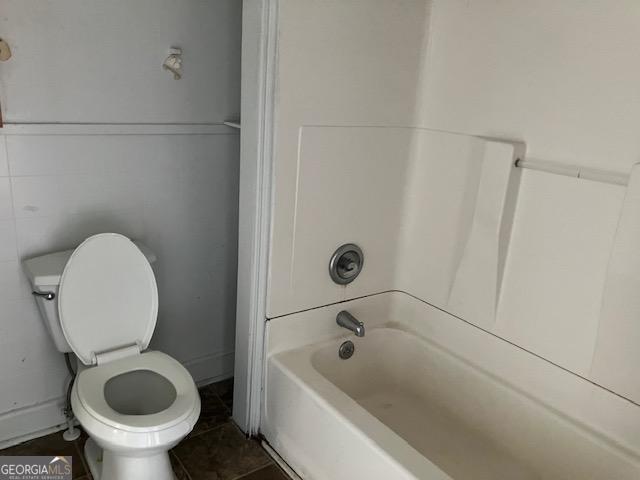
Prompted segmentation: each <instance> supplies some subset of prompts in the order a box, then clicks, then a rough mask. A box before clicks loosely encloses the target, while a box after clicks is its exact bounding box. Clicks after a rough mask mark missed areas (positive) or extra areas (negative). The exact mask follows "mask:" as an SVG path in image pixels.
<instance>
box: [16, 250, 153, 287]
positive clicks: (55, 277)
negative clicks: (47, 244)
mask: <svg viewBox="0 0 640 480" xmlns="http://www.w3.org/2000/svg"><path fill="white" fill-rule="evenodd" d="M133 243H135V244H136V246H137V247H138V248H139V249H140V251H141V252H142V253H143V254H144V256H145V257H147V260H148V261H149V263H151V264H153V263H154V262H155V261H156V259H157V257H156V254H155V253H153V251H152V250H151V249H150V248H149V247H147V246H146V245H145V244H144V243H142V242H139V241H136V240H134V241H133ZM73 250H74V249H73V248H72V249H70V250H64V251H62V252H55V253H49V254H47V255H40V256H38V257H33V258H30V259H28V260H25V261H24V262H23V265H24V270H25V272H26V274H27V277H28V278H29V281H30V282H31V285H33V286H34V287H45V286H48V287H52V286H54V287H55V286H58V285H60V276H61V275H62V272H63V271H64V267H65V266H66V265H67V262H68V261H69V257H70V256H71V254H72V253H73Z"/></svg>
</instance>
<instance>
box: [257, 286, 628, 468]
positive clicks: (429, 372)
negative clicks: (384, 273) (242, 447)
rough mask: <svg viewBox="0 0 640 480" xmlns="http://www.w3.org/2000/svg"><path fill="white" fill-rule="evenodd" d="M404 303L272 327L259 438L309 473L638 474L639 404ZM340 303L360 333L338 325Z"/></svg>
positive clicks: (384, 301) (378, 302) (398, 298)
mask: <svg viewBox="0 0 640 480" xmlns="http://www.w3.org/2000/svg"><path fill="white" fill-rule="evenodd" d="M389 295H392V297H393V298H389ZM371 303H373V305H371ZM407 303H409V304H411V303H414V304H415V301H413V300H411V299H406V298H402V294H398V293H393V294H388V295H386V296H383V297H380V298H377V299H364V300H363V301H361V303H357V302H355V303H354V304H353V305H346V306H345V305H341V306H339V307H329V308H327V309H326V311H325V312H307V313H304V314H302V315H301V316H300V317H299V318H297V319H294V318H291V319H288V320H287V321H283V322H282V323H281V324H280V325H278V326H275V321H273V324H272V325H270V326H269V330H270V331H269V337H270V338H269V356H268V360H267V367H266V368H267V372H266V385H265V387H266V388H265V397H264V403H263V424H262V428H261V430H262V433H263V434H264V436H265V438H266V440H267V441H268V442H269V443H270V444H271V446H272V447H273V448H274V449H275V450H276V451H277V452H278V453H279V454H280V455H281V456H282V457H283V458H284V460H285V461H286V462H288V463H289V464H290V465H291V467H292V468H293V469H294V470H295V471H296V472H297V473H298V474H299V475H300V476H301V477H302V478H304V479H318V480H320V479H327V480H339V479H385V480H389V479H416V478H419V479H434V480H435V479H455V480H467V479H473V480H496V479H505V480H511V479H513V480H519V479H522V480H529V479H580V480H586V479H603V480H604V479H616V480H623V479H638V478H640V463H639V460H638V455H637V445H636V444H637V442H638V436H640V430H638V429H637V428H638V427H640V418H639V416H638V407H637V406H635V405H633V404H630V402H627V401H626V400H624V399H621V398H620V397H617V396H615V395H613V394H611V393H610V392H606V391H603V389H600V388H599V387H596V386H594V385H593V384H591V383H589V382H586V381H585V380H583V379H580V378H579V377H576V376H575V375H572V374H569V373H568V372H566V371H563V370H561V369H558V368H557V367H555V366H553V365H550V364H548V362H544V361H543V360H541V359H539V358H537V357H535V356H533V355H531V354H529V353H528V352H524V351H522V350H520V349H518V348H517V347H514V346H513V345H510V344H508V343H506V342H504V341H501V340H499V339H496V338H495V337H491V336H489V335H487V334H486V333H484V332H480V333H482V335H479V334H478V331H477V329H475V328H473V327H471V326H469V325H466V324H465V325H459V324H457V322H460V320H457V319H453V320H452V318H446V317H449V316H447V315H446V314H444V313H443V312H439V311H438V312H427V313H428V314H427V315H426V317H425V318H422V319H417V318H414V317H415V316H416V315H423V316H424V315H425V308H428V307H427V306H425V305H424V304H422V305H413V307H410V308H408V307H407V305H406V304H407ZM398 305H400V306H398ZM345 307H347V309H349V311H351V312H352V313H354V314H355V315H356V317H358V318H359V319H360V320H362V321H364V322H365V324H369V325H368V327H369V328H368V329H367V332H366V336H365V337H364V338H355V337H354V336H353V335H345V334H344V333H343V332H341V331H340V330H334V329H333V326H332V325H330V323H331V322H332V321H333V322H335V313H337V312H336V310H337V309H342V308H345ZM434 310H435V309H434ZM402 315H408V316H409V317H410V318H408V319H407V320H406V321H404V322H402V321H397V319H398V318H399V317H398V316H402ZM385 316H387V317H388V318H385ZM406 318H407V317H405V319H406ZM368 319H369V321H368ZM462 323H464V322H462ZM302 325H308V326H309V328H310V329H311V330H315V331H314V332H311V333H309V335H308V337H305V334H304V333H301V332H305V331H306V330H305V329H300V327H301V326H302ZM418 325H419V326H420V328H416V326H418ZM465 327H466V328H465ZM469 329H471V330H469ZM336 333H338V336H336V335H335V334H336ZM332 334H333V337H331V335H332ZM292 335H293V337H294V338H293V339H292V338H291V336H292ZM303 337H305V338H303ZM309 337H315V338H321V339H322V340H321V341H318V342H315V343H307V342H306V340H308V339H309ZM329 337H331V338H329ZM483 337H491V338H490V339H488V338H483ZM283 338H284V339H285V340H283ZM443 339H444V340H445V341H446V343H449V344H446V343H445V342H442V341H438V340H443ZM346 340H350V341H352V342H353V343H354V344H355V353H354V354H353V356H352V357H351V358H349V359H346V360H343V359H341V358H340V357H339V356H338V348H339V346H340V345H341V343H342V342H344V341H346ZM487 342H488V343H487ZM491 342H494V344H493V345H491V344H490V343H491ZM301 343H302V344H303V345H300V344H301ZM304 343H306V344H304ZM290 347H293V348H290ZM457 347H458V348H457ZM457 349H459V351H456V350H457ZM557 370H559V372H558V371H557ZM602 409H607V411H603V410H602Z"/></svg>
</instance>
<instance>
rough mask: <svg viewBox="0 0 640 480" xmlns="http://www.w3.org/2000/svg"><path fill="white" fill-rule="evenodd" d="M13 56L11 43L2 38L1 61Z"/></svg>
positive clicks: (0, 43) (0, 45)
mask: <svg viewBox="0 0 640 480" xmlns="http://www.w3.org/2000/svg"><path fill="white" fill-rule="evenodd" d="M10 58H11V48H9V44H8V43H7V42H6V41H4V40H3V39H1V38H0V62H6V61H7V60H9V59H10Z"/></svg>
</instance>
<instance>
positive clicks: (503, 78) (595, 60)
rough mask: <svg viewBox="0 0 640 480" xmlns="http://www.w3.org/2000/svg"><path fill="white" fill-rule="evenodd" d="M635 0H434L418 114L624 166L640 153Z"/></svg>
mask: <svg viewBox="0 0 640 480" xmlns="http://www.w3.org/2000/svg"><path fill="white" fill-rule="evenodd" d="M639 26H640V4H638V2H635V1H634V0H620V1H616V2H601V1H599V0H586V1H585V0H563V1H561V2H558V1H553V0H536V1H532V2H523V1H516V2H513V1H509V2H504V1H500V0H473V1H467V0H434V1H433V9H432V20H431V26H430V34H429V48H428V50H427V51H426V52H425V55H424V58H425V63H424V72H423V75H422V76H421V86H420V91H421V98H420V102H419V103H420V105H421V108H420V109H419V112H418V116H417V118H416V122H417V123H418V124H419V125H421V126H425V127H428V128H436V129H444V130H449V131H455V132H464V133H469V134H475V135H491V136H500V137H506V138H512V139H518V140H524V141H526V143H527V149H528V156H529V157H530V158H538V159H543V160H553V161H559V162H566V163H571V164H578V165H583V166H591V167H600V168H605V169H609V170H615V171H620V172H624V173H628V171H629V169H630V167H631V165H632V164H633V163H634V162H637V161H638V160H640V136H638V125H639V124H640V87H639V85H640V64H639V63H638V56H637V54H636V52H635V49H634V48H633V47H632V46H633V45H635V43H636V42H637V32H638V28H639Z"/></svg>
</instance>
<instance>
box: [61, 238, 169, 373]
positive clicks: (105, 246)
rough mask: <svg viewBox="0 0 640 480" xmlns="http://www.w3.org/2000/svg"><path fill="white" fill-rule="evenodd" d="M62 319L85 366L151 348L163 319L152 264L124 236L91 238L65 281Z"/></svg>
mask: <svg viewBox="0 0 640 480" xmlns="http://www.w3.org/2000/svg"><path fill="white" fill-rule="evenodd" d="M58 316H59V318H60V325H61V327H62V332H63V334H64V336H65V338H66V340H67V342H68V343H69V346H70V347H71V349H72V350H73V351H74V353H75V354H76V355H77V357H78V358H79V359H80V360H81V361H82V363H84V364H85V365H95V364H98V363H99V360H98V359H99V356H100V355H101V354H105V353H106V354H108V355H109V358H113V357H114V355H113V352H114V351H117V350H121V349H127V348H128V349H131V348H132V347H137V349H138V351H142V350H144V349H146V348H147V347H148V346H149V341H150V340H151V336H152V335H153V331H154V329H155V326H156V320H157V317H158V287H157V285H156V280H155V276H154V275H153V270H152V269H151V265H149V261H148V260H147V258H146V257H145V256H144V254H143V253H142V252H141V251H140V249H139V248H138V247H137V246H136V245H135V244H134V243H133V242H132V241H131V240H129V239H128V238H127V237H125V236H123V235H119V234H117V233H101V234H98V235H94V236H92V237H89V238H87V239H86V240H85V241H84V242H82V243H81V244H80V246H78V248H76V249H75V250H74V251H73V253H72V254H71V256H70V257H69V260H68V261H67V264H66V266H65V267H64V271H63V272H62V276H61V277H60V286H59V289H58ZM115 356H116V357H117V356H118V355H117V354H116V355H115Z"/></svg>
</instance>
